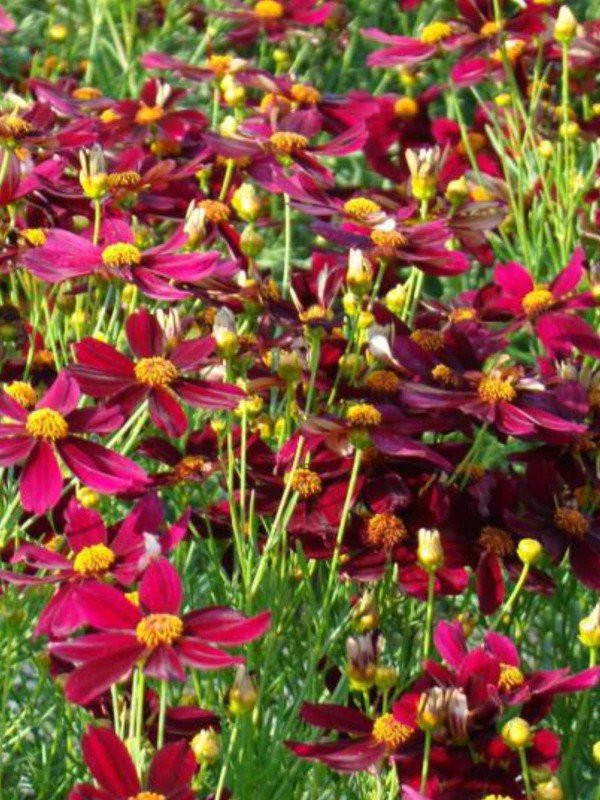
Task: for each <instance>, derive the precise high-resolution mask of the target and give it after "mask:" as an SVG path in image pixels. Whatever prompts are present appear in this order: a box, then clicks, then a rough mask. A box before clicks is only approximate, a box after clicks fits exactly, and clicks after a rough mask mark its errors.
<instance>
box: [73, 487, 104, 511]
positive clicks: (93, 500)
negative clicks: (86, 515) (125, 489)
mask: <svg viewBox="0 0 600 800" xmlns="http://www.w3.org/2000/svg"><path fill="white" fill-rule="evenodd" d="M75 496H76V497H77V499H78V500H79V502H80V503H81V505H82V506H83V507H84V508H95V507H96V506H97V505H98V503H99V502H100V495H99V494H97V492H95V491H94V490H93V489H90V488H89V487H88V486H80V487H79V488H78V489H77V491H76V492H75Z"/></svg>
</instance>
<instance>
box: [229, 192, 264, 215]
mask: <svg viewBox="0 0 600 800" xmlns="http://www.w3.org/2000/svg"><path fill="white" fill-rule="evenodd" d="M231 205H232V206H233V208H234V209H235V212H236V214H237V215H238V217H239V218H240V219H243V220H244V222H255V221H256V220H257V219H258V216H259V214H260V200H259V198H258V195H257V194H256V189H255V188H254V186H253V185H252V184H251V183H242V184H241V186H238V188H237V189H236V190H235V192H234V193H233V195H232V197H231Z"/></svg>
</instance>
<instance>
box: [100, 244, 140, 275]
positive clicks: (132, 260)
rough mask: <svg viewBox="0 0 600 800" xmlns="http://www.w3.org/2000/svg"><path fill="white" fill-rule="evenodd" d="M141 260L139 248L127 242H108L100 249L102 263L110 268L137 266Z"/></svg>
mask: <svg viewBox="0 0 600 800" xmlns="http://www.w3.org/2000/svg"><path fill="white" fill-rule="evenodd" d="M141 260H142V254H141V252H140V250H139V248H138V247H136V246H135V245H134V244H129V243H128V242H117V243H116V244H109V245H108V247H105V248H104V250H103V251H102V263H103V264H104V265H105V266H107V267H111V268H112V269H114V268H116V267H132V266H137V265H138V264H139V263H140V262H141Z"/></svg>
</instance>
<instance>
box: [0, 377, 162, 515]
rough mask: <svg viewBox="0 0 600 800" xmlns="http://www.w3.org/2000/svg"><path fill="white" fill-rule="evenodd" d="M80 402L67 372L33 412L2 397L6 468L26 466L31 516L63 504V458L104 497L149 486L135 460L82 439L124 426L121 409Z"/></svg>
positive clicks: (0, 454) (0, 428) (23, 483)
mask: <svg viewBox="0 0 600 800" xmlns="http://www.w3.org/2000/svg"><path fill="white" fill-rule="evenodd" d="M79 397H80V394H79V389H78V387H77V383H76V381H75V379H74V378H73V377H71V376H70V375H69V374H67V373H66V372H61V373H60V375H59V376H58V378H57V379H56V380H55V381H54V383H53V384H52V387H51V388H50V389H49V390H48V391H47V392H46V394H45V395H44V396H43V397H42V399H41V400H40V401H39V402H38V403H37V404H36V406H35V408H34V409H33V410H31V411H27V410H26V409H25V408H23V406H21V405H19V403H17V402H16V401H15V400H13V399H12V397H10V396H9V395H8V394H6V392H3V391H2V392H0V412H1V413H2V415H3V416H4V417H5V418H6V417H7V418H8V421H6V422H3V423H2V424H0V464H1V465H2V466H12V465H13V464H19V463H22V464H23V469H22V471H21V476H20V479H19V487H20V491H21V502H22V504H23V508H24V509H25V510H26V511H34V512H35V513H37V514H43V513H45V512H46V511H47V510H48V509H49V508H52V506H54V505H55V504H56V503H57V502H58V500H59V498H60V494H61V491H62V488H63V477H62V475H61V470H60V466H59V463H58V460H57V456H60V458H61V459H62V461H63V462H64V463H65V465H66V466H67V467H68V468H69V470H71V472H72V473H73V474H74V475H75V476H76V477H77V478H79V480H80V481H81V482H82V483H84V484H86V485H87V486H89V487H91V488H92V489H94V490H95V491H97V492H101V493H103V494H115V493H118V492H126V491H139V490H140V489H141V488H143V487H144V486H145V485H146V483H147V476H146V474H145V472H144V471H143V470H142V469H141V468H140V467H138V466H137V464H135V463H134V462H133V461H131V460H130V459H128V458H125V457H124V456H122V455H119V454H117V453H113V452H112V451H111V450H107V449H106V448H105V447H102V446H101V445H99V444H95V443H94V442H90V441H88V440H86V439H82V438H81V436H80V435H77V434H82V433H96V434H103V433H109V432H110V431H114V430H115V429H116V428H118V427H119V426H120V425H121V424H122V422H123V416H122V414H121V412H120V411H119V410H118V409H116V408H77V403H78V401H79Z"/></svg>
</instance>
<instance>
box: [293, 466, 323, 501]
mask: <svg viewBox="0 0 600 800" xmlns="http://www.w3.org/2000/svg"><path fill="white" fill-rule="evenodd" d="M290 480H291V486H292V489H293V490H294V491H295V492H298V494H299V495H300V497H304V498H305V499H306V498H307V497H314V496H315V495H317V494H320V492H321V490H322V489H323V483H322V481H321V478H320V477H319V476H318V475H317V473H316V472H313V471H312V470H310V469H296V470H294V472H293V473H292V476H291V479H290Z"/></svg>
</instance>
